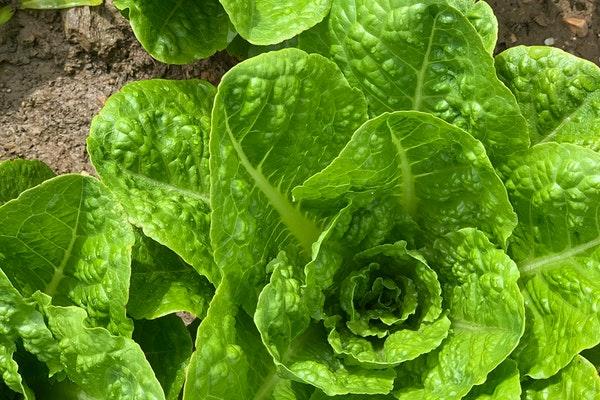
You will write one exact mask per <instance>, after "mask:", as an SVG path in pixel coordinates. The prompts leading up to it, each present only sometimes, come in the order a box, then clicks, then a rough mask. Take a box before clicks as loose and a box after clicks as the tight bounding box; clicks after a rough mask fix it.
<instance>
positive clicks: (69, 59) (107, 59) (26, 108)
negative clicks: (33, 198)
mask: <svg viewBox="0 0 600 400" xmlns="http://www.w3.org/2000/svg"><path fill="white" fill-rule="evenodd" d="M234 64H235V62H234V60H233V59H232V58H230V57H229V56H227V55H225V54H218V55H216V56H214V57H212V58H210V59H208V60H204V61H201V62H198V63H196V64H193V65H187V66H168V65H165V64H162V63H159V62H157V61H155V60H153V59H152V58H151V57H150V56H149V55H147V54H146V52H145V51H144V50H143V49H142V48H141V46H140V45H139V43H138V42H137V41H136V39H135V37H134V36H133V34H132V33H131V28H130V27H129V24H128V23H127V21H126V20H125V19H124V18H122V17H121V16H120V15H119V14H118V12H117V11H116V10H115V9H114V7H113V6H112V4H110V2H109V4H106V5H104V6H101V7H94V8H89V7H82V8H77V9H71V10H65V11H18V12H17V13H16V15H15V17H14V18H13V19H12V20H11V21H10V22H9V23H8V24H7V25H5V26H3V27H0V160H3V159H8V158H14V157H23V158H37V159H40V160H42V161H44V162H46V163H47V164H49V165H50V166H51V167H52V168H53V169H54V170H55V171H56V172H59V173H63V172H78V171H87V172H92V168H91V166H90V164H89V162H88V159H87V154H86V152H85V139H86V136H87V134H88V129H89V124H90V121H91V119H92V117H93V116H94V114H95V113H97V112H98V111H99V110H100V108H101V107H102V104H103V102H104V101H105V100H106V98H107V97H108V96H109V95H111V94H112V93H114V92H115V91H117V90H118V89H119V88H121V87H122V86H123V85H124V84H125V83H127V82H130V81H136V80H140V79H149V78H157V77H163V78H172V79H185V78H201V79H206V80H208V81H210V82H212V83H213V84H217V83H218V81H219V80H220V78H221V76H222V75H223V73H225V71H227V70H228V69H229V68H231V66H233V65H234Z"/></svg>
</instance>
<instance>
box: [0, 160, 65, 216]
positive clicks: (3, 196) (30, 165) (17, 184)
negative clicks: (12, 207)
mask: <svg viewBox="0 0 600 400" xmlns="http://www.w3.org/2000/svg"><path fill="white" fill-rule="evenodd" d="M54 176H55V175H54V172H53V171H52V170H51V169H50V167H49V166H47V165H46V164H44V163H43V162H41V161H37V160H21V159H16V160H8V161H4V162H0V205H2V204H4V203H6V202H7V201H9V200H12V199H16V198H17V197H19V195H20V194H21V192H23V191H25V190H27V189H30V188H32V187H34V186H36V185H39V184H40V183H42V182H44V181H45V180H47V179H50V178H52V177H54Z"/></svg>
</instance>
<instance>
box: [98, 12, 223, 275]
mask: <svg viewBox="0 0 600 400" xmlns="http://www.w3.org/2000/svg"><path fill="white" fill-rule="evenodd" d="M186 12H190V11H186ZM214 94H215V88H214V87H213V86H212V85H211V84H209V83H207V82H204V81H199V80H189V81H165V80H149V81H141V82H135V83H131V84H128V85H126V86H125V87H123V88H122V89H121V90H120V91H119V92H117V93H116V94H114V95H113V96H111V97H110V98H109V99H108V100H107V101H106V103H105V105H104V108H102V110H101V111H100V113H99V114H98V115H97V116H96V117H95V118H94V119H93V121H92V127H91V131H90V136H89V137H88V152H89V154H90V159H91V161H92V163H93V164H94V167H95V168H96V171H98V174H99V175H100V177H101V178H102V181H103V182H104V183H105V184H106V185H107V186H108V187H109V188H110V189H111V191H113V192H114V194H115V196H116V197H117V198H118V200H119V201H120V202H121V204H123V206H124V207H125V210H126V212H127V213H128V214H129V218H130V220H131V221H132V223H133V224H134V225H136V226H139V227H141V228H142V229H143V231H144V234H146V235H147V236H149V237H151V238H152V239H154V240H156V241H157V242H159V243H161V244H163V245H165V246H167V247H169V248H170V249H171V250H173V251H175V252H176V253H177V254H179V255H180V256H181V257H182V258H183V259H184V260H185V261H186V262H187V263H189V264H191V265H192V266H193V267H194V268H195V269H196V270H197V271H198V272H200V273H201V274H203V275H205V276H207V277H208V278H209V280H210V281H211V282H215V283H216V282H218V281H219V279H220V274H219V271H218V269H217V267H216V266H215V265H214V262H213V258H212V254H211V250H210V243H209V238H208V227H209V224H210V217H209V213H210V207H209V190H210V183H209V173H208V134H209V130H210V110H211V108H212V101H213V97H214Z"/></svg>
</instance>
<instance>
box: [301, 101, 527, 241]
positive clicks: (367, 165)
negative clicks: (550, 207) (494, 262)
mask: <svg viewBox="0 0 600 400" xmlns="http://www.w3.org/2000/svg"><path fill="white" fill-rule="evenodd" d="M365 192H373V193H377V196H378V198H379V201H380V202H384V201H387V202H389V203H390V204H391V207H394V208H400V209H401V210H403V211H404V213H405V214H407V215H408V217H409V218H410V219H411V220H413V221H414V222H416V224H417V225H418V227H419V228H420V232H419V234H418V236H419V237H418V240H417V243H418V244H419V245H426V244H428V243H432V242H433V240H435V239H436V238H438V237H440V236H442V235H444V234H445V233H448V232H453V231H455V230H458V229H461V228H465V227H473V228H478V229H480V230H482V231H483V232H485V233H487V234H488V236H489V237H491V238H493V239H494V241H495V242H496V243H498V244H500V245H502V246H505V245H506V240H507V239H508V237H509V236H510V234H511V233H512V230H513V228H514V227H515V226H516V224H517V221H516V215H515V213H514V211H513V210H512V207H511V205H510V202H509V201H508V195H507V194H506V189H505V188H504V186H503V184H502V181H501V180H500V178H498V176H497V175H496V172H495V171H494V169H493V167H492V165H491V163H490V161H489V159H488V157H487V155H486V152H485V149H484V148H483V146H482V145H481V143H480V142H479V141H477V140H475V139H473V137H472V136H470V135H469V134H468V133H466V132H465V131H463V130H461V129H459V128H457V127H455V126H452V125H450V124H448V123H446V122H444V121H443V120H441V119H439V118H436V117H434V116H432V115H429V114H425V113H421V112H415V111H401V112H395V113H391V114H387V113H386V114H383V115H381V116H379V117H377V118H374V119H372V120H370V121H368V122H367V123H366V124H364V125H363V126H361V127H360V128H359V129H358V130H357V131H356V133H355V134H354V136H353V137H352V139H351V140H350V142H349V143H348V145H347V146H346V147H345V148H344V149H343V150H342V152H341V153H340V155H339V156H338V157H337V158H336V159H335V160H334V161H333V162H332V163H331V164H330V165H329V166H328V167H327V168H325V169H324V170H323V171H321V172H319V173H317V174H316V175H314V176H312V177H311V178H309V179H308V180H307V181H306V182H304V183H303V184H302V186H299V187H296V188H294V190H293V195H294V197H295V198H296V199H299V200H305V201H307V200H310V201H311V204H313V203H314V202H318V203H319V204H320V206H321V207H324V205H323V203H325V205H329V208H333V209H334V210H335V209H336V206H337V204H339V202H340V199H341V198H344V197H347V196H348V195H349V194H352V193H356V194H361V193H365Z"/></svg>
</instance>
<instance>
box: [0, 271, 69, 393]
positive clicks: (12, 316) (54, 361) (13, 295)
mask: <svg viewBox="0 0 600 400" xmlns="http://www.w3.org/2000/svg"><path fill="white" fill-rule="evenodd" d="M18 340H22V342H23V346H24V347H25V349H26V350H27V351H29V352H31V353H33V354H36V355H37V356H38V358H39V359H40V360H41V361H43V362H45V363H46V364H47V366H48V369H49V372H50V373H51V374H55V373H56V372H58V371H60V370H61V369H62V366H61V365H60V354H59V349H58V346H57V343H56V341H55V340H54V337H53V336H52V332H50V330H49V329H48V328H47V327H46V324H45V321H44V316H43V315H42V314H41V313H40V312H39V311H38V310H37V309H36V308H35V307H34V306H33V305H32V304H29V303H28V302H26V301H25V300H24V299H23V298H22V297H21V295H20V294H19V292H18V291H17V290H16V289H15V288H14V287H13V286H12V285H11V283H10V281H9V280H8V278H7V277H6V275H5V274H4V273H3V272H2V270H0V374H1V376H2V380H3V381H4V383H5V384H6V385H7V386H8V388H10V389H11V390H12V391H14V392H17V393H21V394H22V395H23V396H24V398H25V400H29V399H35V396H34V395H33V392H32V391H31V389H30V388H28V387H27V386H26V385H25V384H24V382H23V379H22V377H21V375H20V372H19V365H18V364H17V362H16V360H15V359H14V353H15V352H16V350H17V345H16V344H17V341H18ZM25 372H26V371H25ZM0 393H1V392H0Z"/></svg>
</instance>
